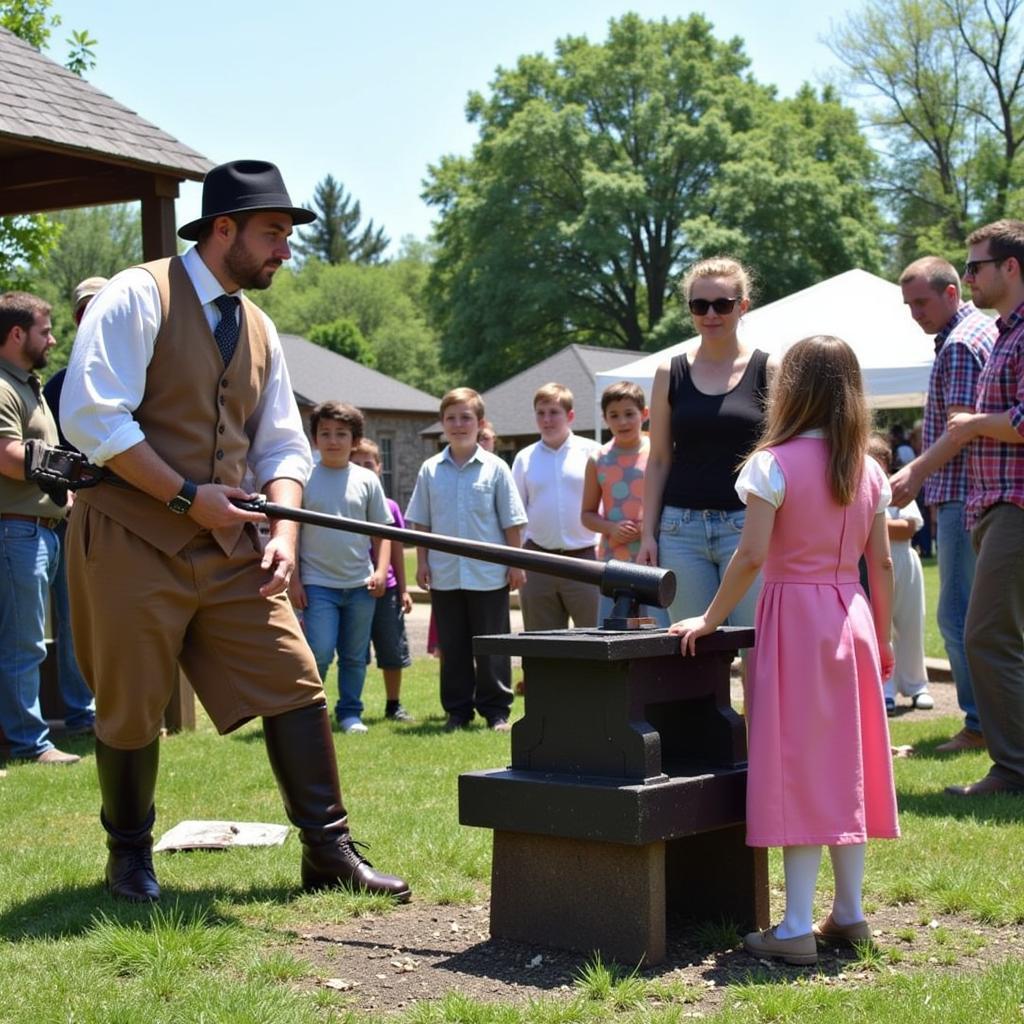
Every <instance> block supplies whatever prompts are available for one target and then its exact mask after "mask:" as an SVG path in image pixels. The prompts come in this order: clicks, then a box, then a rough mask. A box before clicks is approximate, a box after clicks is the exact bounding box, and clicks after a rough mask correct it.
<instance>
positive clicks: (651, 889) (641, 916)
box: [491, 832, 665, 965]
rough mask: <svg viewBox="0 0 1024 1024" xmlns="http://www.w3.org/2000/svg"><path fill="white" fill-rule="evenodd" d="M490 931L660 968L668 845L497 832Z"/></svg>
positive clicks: (506, 936)
mask: <svg viewBox="0 0 1024 1024" xmlns="http://www.w3.org/2000/svg"><path fill="white" fill-rule="evenodd" d="M491 934H492V935H493V936H495V937H496V938H503V939H515V940H517V941H519V942H542V943H544V944H545V945H550V946H556V947H557V948H559V949H574V950H578V951H579V952H581V953H591V952H595V951H597V952H600V954H601V956H602V958H603V959H604V960H606V961H607V960H616V961H618V962H619V963H622V964H630V965H636V964H639V963H641V962H643V963H644V964H645V965H650V964H658V963H661V961H662V960H664V959H665V844H664V843H648V844H647V845H646V846H625V845H623V844H620V843H591V842H587V841H586V840H581V839H562V838H559V837H555V836H537V835H529V834H527V833H524V832H495V833H494V861H493V867H492V875H491Z"/></svg>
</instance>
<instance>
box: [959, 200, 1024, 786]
mask: <svg viewBox="0 0 1024 1024" xmlns="http://www.w3.org/2000/svg"><path fill="white" fill-rule="evenodd" d="M967 245H968V251H967V266H966V269H965V271H964V280H965V281H966V282H967V284H968V285H969V286H970V289H971V296H972V298H973V299H974V302H975V304H976V305H978V306H982V307H984V308H990V309H995V310H997V311H998V313H999V319H998V320H997V321H996V326H997V327H998V329H999V334H998V337H997V338H996V342H995V345H994V346H993V348H992V355H991V356H990V357H989V360H988V362H987V363H986V364H985V369H984V370H982V372H981V377H980V379H979V381H978V398H977V401H976V403H975V407H974V408H975V411H974V412H973V413H970V412H957V413H954V414H953V415H952V416H950V419H949V426H948V429H947V433H948V434H949V435H950V437H951V439H952V440H953V441H954V442H956V443H960V444H968V443H969V445H970V447H969V448H968V461H967V473H968V495H967V521H968V524H969V525H970V526H972V527H973V534H972V540H973V542H974V549H975V551H976V552H977V555H978V561H977V567H976V570H975V576H974V589H973V590H972V591H971V601H970V604H969V605H968V608H967V622H966V627H965V640H966V644H967V661H968V663H969V665H970V668H971V677H972V679H973V681H974V694H975V697H976V699H977V703H978V714H979V716H980V718H981V727H982V729H983V731H984V733H985V743H986V745H987V747H988V752H989V756H990V757H991V758H992V766H991V768H990V769H989V772H988V774H987V775H986V776H985V777H984V778H983V779H981V780H980V781H979V782H973V783H971V784H969V785H966V786H949V787H947V789H946V792H947V793H952V794H954V795H955V796H962V797H973V796H980V795H985V794H988V793H1016V794H1024V221H1019V220H1000V221H996V222H995V223H994V224H988V225H986V226H985V227H982V228H979V229H978V230H977V231H975V232H973V233H972V234H971V235H969V236H968V238H967Z"/></svg>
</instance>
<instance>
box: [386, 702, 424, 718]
mask: <svg viewBox="0 0 1024 1024" xmlns="http://www.w3.org/2000/svg"><path fill="white" fill-rule="evenodd" d="M384 717H385V718H386V719H387V720H388V721H389V722H415V721H416V719H415V718H413V717H412V715H410V714H409V712H408V711H406V710H405V708H403V707H402V705H401V704H399V705H398V707H397V708H395V710H394V711H385V712H384Z"/></svg>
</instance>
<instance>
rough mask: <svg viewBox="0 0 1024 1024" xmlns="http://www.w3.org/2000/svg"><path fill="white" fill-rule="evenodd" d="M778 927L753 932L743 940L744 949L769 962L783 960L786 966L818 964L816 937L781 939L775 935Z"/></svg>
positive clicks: (800, 936)
mask: <svg viewBox="0 0 1024 1024" xmlns="http://www.w3.org/2000/svg"><path fill="white" fill-rule="evenodd" d="M776 927H778V926H777V925H773V926H772V927H771V928H765V930H764V931H761V932H751V933H750V934H749V935H747V936H745V937H744V939H743V948H744V949H745V950H746V951H747V952H748V953H752V954H753V955H754V956H758V957H762V958H767V959H769V960H781V961H782V962H783V963H784V964H794V965H795V966H797V967H807V966H810V965H811V964H816V963H817V962H818V947H817V945H815V942H814V935H813V933H811V932H808V933H807V934H806V935H794V936H793V938H791V939H780V938H778V937H777V936H776V934H775V929H776Z"/></svg>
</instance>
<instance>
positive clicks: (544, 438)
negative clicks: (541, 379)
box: [512, 383, 601, 631]
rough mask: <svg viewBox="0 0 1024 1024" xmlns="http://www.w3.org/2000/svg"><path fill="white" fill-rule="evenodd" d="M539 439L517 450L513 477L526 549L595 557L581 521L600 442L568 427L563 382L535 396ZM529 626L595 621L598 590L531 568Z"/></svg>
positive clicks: (525, 598) (526, 603) (526, 593)
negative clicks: (522, 512)
mask: <svg viewBox="0 0 1024 1024" xmlns="http://www.w3.org/2000/svg"><path fill="white" fill-rule="evenodd" d="M533 411H534V416H535V417H536V420H537V429H538V430H539V431H540V440H539V441H537V442H535V443H534V444H531V445H529V446H528V447H526V448H524V449H523V450H522V451H521V452H519V453H518V454H517V455H516V457H515V460H514V461H513V463H512V477H513V479H514V480H515V482H516V487H517V488H518V489H519V496H520V497H521V498H522V499H523V505H524V506H525V507H526V514H527V516H528V517H529V522H528V523H527V526H526V541H525V543H524V544H523V547H524V548H531V549H532V550H534V551H548V552H554V553H555V554H558V555H571V556H572V557H574V558H586V559H591V560H593V559H595V558H596V557H597V555H596V551H595V544H596V542H597V536H596V535H595V533H594V532H593V530H590V529H588V528H587V527H586V526H584V525H583V522H582V520H581V518H580V506H581V503H582V500H583V483H584V479H585V477H586V471H587V463H588V461H589V460H590V458H591V457H592V456H594V455H596V454H597V453H598V452H599V451H600V450H601V446H600V445H599V444H598V443H597V442H596V441H593V440H591V439H590V438H587V437H580V436H579V435H578V434H574V433H573V432H572V423H573V420H575V418H576V413H575V412H574V410H573V395H572V392H571V391H570V390H569V389H568V388H567V387H566V386H565V385H564V384H557V383H550V384H545V385H544V386H543V387H541V388H538V389H537V393H536V394H535V395H534V396H533ZM519 597H520V600H521V601H522V604H523V625H524V626H525V627H526V629H527V630H530V631H533V630H544V629H565V628H567V627H568V625H569V619H570V618H572V621H573V625H575V626H577V627H589V626H594V625H596V623H597V607H598V602H599V600H600V597H601V593H600V591H599V590H598V588H597V587H596V586H594V585H593V584H592V583H580V582H578V581H576V580H565V579H560V578H559V577H557V576H549V575H547V574H546V573H539V572H531V573H527V575H526V582H525V583H524V585H523V586H522V588H521V589H520V591H519Z"/></svg>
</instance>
